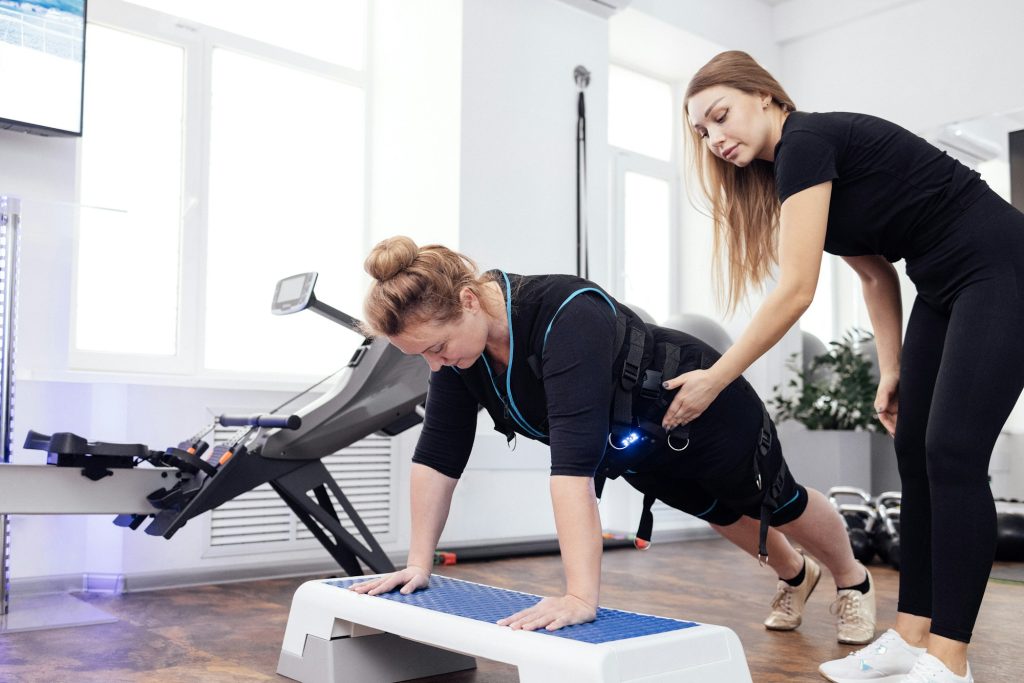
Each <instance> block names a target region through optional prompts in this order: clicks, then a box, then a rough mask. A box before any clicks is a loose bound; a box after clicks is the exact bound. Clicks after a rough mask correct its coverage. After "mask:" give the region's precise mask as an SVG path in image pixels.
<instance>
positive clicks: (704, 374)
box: [662, 181, 832, 429]
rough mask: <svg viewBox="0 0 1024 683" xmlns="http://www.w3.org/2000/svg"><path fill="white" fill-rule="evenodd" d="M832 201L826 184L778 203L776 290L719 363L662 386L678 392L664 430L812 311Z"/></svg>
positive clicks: (693, 413) (693, 412) (690, 415)
mask: <svg viewBox="0 0 1024 683" xmlns="http://www.w3.org/2000/svg"><path fill="white" fill-rule="evenodd" d="M831 197H832V182H831V181H829V182H825V183H821V184H819V185H815V186H813V187H809V188H807V189H806V190H802V191H801V192H797V193H796V194H794V195H792V196H791V197H789V198H788V199H786V201H785V202H783V203H782V209H781V214H780V217H779V225H780V229H779V283H778V285H777V286H776V287H775V289H774V290H772V292H771V293H770V294H768V296H767V297H765V299H764V301H763V302H762V303H761V306H760V307H759V308H758V310H757V313H755V314H754V318H753V319H752V320H751V321H750V324H749V325H748V326H747V329H746V330H744V332H743V334H742V335H740V337H739V339H737V340H736V343H735V344H733V345H732V346H731V347H729V349H728V350H727V351H726V352H725V354H723V355H722V357H721V358H720V359H719V360H718V362H716V363H715V364H714V365H712V366H711V367H710V368H708V369H707V370H694V371H692V372H687V373H684V374H682V375H679V376H678V377H676V378H674V379H671V380H669V381H668V382H666V383H665V386H666V388H668V389H675V388H677V387H680V389H679V391H678V392H677V393H676V396H675V398H674V399H673V400H672V404H671V405H670V406H669V408H668V410H667V411H666V412H665V417H664V419H663V420H662V423H663V426H664V427H665V428H666V429H672V428H674V427H675V426H677V425H680V424H687V423H689V422H692V421H694V420H696V419H697V418H698V417H699V416H700V415H701V413H703V412H704V411H705V410H706V409H707V407H708V406H709V405H711V402H712V401H714V400H715V397H717V396H718V394H719V393H721V391H722V390H723V389H724V388H725V387H727V386H728V385H729V384H730V383H731V382H732V381H733V380H735V379H736V378H737V377H739V376H740V375H742V374H743V373H744V371H746V369H747V368H748V367H750V366H751V364H753V362H754V361H756V360H757V359H758V358H760V357H761V356H763V355H764V354H765V353H766V352H767V351H768V350H769V349H770V348H772V347H773V346H775V345H776V344H777V343H778V342H779V340H780V339H782V337H783V335H785V334H786V332H788V331H789V328H791V327H792V326H793V324H794V323H796V321H797V320H799V319H800V316H801V315H803V313H804V311H806V310H807V307H808V306H810V305H811V301H812V300H813V299H814V291H815V289H816V288H817V286H818V273H819V271H820V270H821V257H822V254H823V253H824V250H825V229H826V228H827V226H828V208H829V201H830V200H831Z"/></svg>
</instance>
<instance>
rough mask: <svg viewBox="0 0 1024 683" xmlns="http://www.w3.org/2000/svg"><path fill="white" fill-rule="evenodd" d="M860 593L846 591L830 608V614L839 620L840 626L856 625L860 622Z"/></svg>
mask: <svg viewBox="0 0 1024 683" xmlns="http://www.w3.org/2000/svg"><path fill="white" fill-rule="evenodd" d="M861 595H863V594H862V593H861V592H860V591H853V590H851V591H844V592H842V593H840V594H839V597H838V598H836V599H835V601H833V603H832V604H831V605H829V607H828V611H829V613H830V614H833V615H835V616H837V617H838V618H839V623H840V624H855V623H857V622H859V621H860V617H861V609H860V598H861Z"/></svg>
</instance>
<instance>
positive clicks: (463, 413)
mask: <svg viewBox="0 0 1024 683" xmlns="http://www.w3.org/2000/svg"><path fill="white" fill-rule="evenodd" d="M365 267H366V270H367V272H368V273H370V275H371V276H373V278H374V279H375V280H376V282H375V283H374V284H373V286H372V287H371V289H370V291H369V293H368V295H367V298H366V303H365V314H366V315H365V318H366V321H367V322H366V326H367V331H368V332H369V333H371V334H373V335H375V336H386V337H387V338H388V340H389V341H390V342H391V343H392V344H394V345H395V346H396V347H397V348H399V349H400V350H401V351H402V352H404V353H406V354H410V355H412V354H420V355H422V356H423V357H424V358H425V359H426V361H427V362H428V363H429V365H430V369H431V375H430V386H429V390H428V393H427V403H426V415H425V418H424V424H423V431H422V433H421V435H420V438H419V442H418V443H417V446H416V451H415V455H414V456H413V463H414V465H413V470H412V475H411V487H412V495H411V498H412V504H411V513H412V538H411V541H410V549H409V556H408V562H407V566H406V568H405V569H403V570H401V571H399V572H395V573H393V574H389V575H387V576H385V577H383V578H379V579H376V580H371V581H368V582H364V583H362V584H359V585H357V586H356V587H354V590H357V591H360V592H364V593H370V594H373V595H376V594H378V593H383V592H387V591H391V590H394V589H395V588H401V590H402V592H405V593H409V592H412V591H414V590H416V589H418V588H423V587H426V586H427V584H428V579H429V577H430V572H431V567H432V564H433V556H434V551H435V549H436V546H437V542H438V539H439V537H440V535H441V531H442V529H443V527H444V524H445V521H446V519H447V516H448V510H449V506H450V502H451V497H452V492H453V491H454V489H455V485H456V483H457V482H458V480H459V477H460V475H461V474H462V472H463V469H464V468H465V466H466V462H467V460H468V458H469V455H470V451H471V450H472V447H473V439H474V434H475V432H476V419H477V412H478V409H479V407H480V406H483V407H484V408H486V409H487V412H488V413H489V414H490V416H491V418H492V419H493V420H494V424H495V428H496V429H497V430H498V431H500V432H501V433H503V434H505V435H506V436H507V438H508V439H509V440H510V441H511V440H512V439H514V438H516V435H520V436H525V437H527V438H530V439H536V440H538V441H541V442H543V443H546V444H549V445H550V447H551V498H552V504H553V507H554V513H555V524H556V529H557V532H558V540H559V546H560V548H561V553H562V562H563V565H564V567H565V574H566V592H565V595H562V596H558V597H548V598H545V599H544V600H542V601H540V602H539V603H538V604H536V605H535V606H533V607H531V608H529V609H526V610H523V611H522V612H519V613H517V614H513V615H509V616H508V617H507V618H505V619H502V620H501V621H499V622H498V623H499V624H502V625H507V626H511V627H512V628H522V629H529V630H533V629H539V628H546V629H548V630H555V629H558V628H561V627H562V626H567V625H570V624H578V623H583V622H586V621H590V620H592V619H594V616H595V614H596V610H597V607H598V597H599V588H600V576H601V550H602V538H601V522H600V517H599V515H598V508H597V498H596V494H595V474H597V475H599V480H600V481H603V477H612V478H614V477H616V476H620V475H621V476H623V477H624V478H625V479H626V481H628V482H629V483H630V484H631V485H632V486H634V487H635V488H637V489H638V490H640V491H642V492H643V493H644V494H645V511H644V514H643V518H642V519H643V521H642V522H641V529H640V531H639V532H638V538H639V540H638V543H639V544H641V545H642V544H643V543H644V542H646V541H649V539H650V525H651V522H652V518H651V513H650V505H651V504H653V502H654V500H655V499H660V500H662V501H664V502H665V503H666V504H668V505H671V506H672V507H675V508H678V509H680V510H683V511H685V512H688V513H690V514H692V515H694V516H696V517H699V518H701V519H704V520H707V521H708V522H710V523H711V524H712V526H714V528H715V529H717V530H718V531H719V532H720V533H721V534H722V535H723V536H725V537H726V538H728V539H729V540H731V541H733V542H734V543H736V544H737V545H738V546H740V547H741V548H743V549H744V550H746V551H748V552H750V553H751V554H755V551H756V553H757V554H759V555H761V556H765V555H766V556H767V562H768V564H769V565H770V566H771V567H772V568H773V569H774V570H775V571H776V573H777V574H778V576H779V577H780V580H779V587H778V591H777V593H776V596H775V599H774V600H773V602H772V607H773V611H772V613H771V615H770V616H769V617H768V620H767V621H766V622H765V625H766V626H767V627H768V628H770V629H777V630H792V629H795V628H796V627H797V626H799V624H800V621H801V614H802V611H803V607H804V603H805V602H806V600H807V597H808V596H809V595H810V593H811V591H812V590H813V589H814V587H815V585H816V584H817V582H818V579H819V576H820V572H821V570H820V568H819V567H818V565H817V564H816V563H815V561H814V560H813V559H811V558H810V557H807V558H806V559H805V558H804V556H802V555H801V554H800V553H798V552H796V551H795V550H794V549H793V547H792V546H790V545H789V543H788V541H787V540H786V538H785V536H783V535H782V534H781V533H779V531H781V532H784V533H785V534H787V535H789V536H790V537H791V538H793V540H795V541H796V542H798V543H799V544H801V545H802V546H803V547H804V548H806V549H807V550H808V551H809V552H810V553H811V554H812V555H814V556H815V557H817V558H818V559H820V560H821V561H822V562H823V563H824V564H825V565H826V566H827V567H828V568H829V570H830V571H831V572H832V574H833V576H834V577H836V579H837V581H838V585H840V586H847V585H851V584H858V583H862V582H864V576H865V569H864V567H863V566H862V565H861V564H860V563H858V562H857V561H856V560H855V559H854V557H853V554H852V551H851V549H850V543H849V541H848V539H847V536H846V532H845V529H844V525H843V522H842V519H841V518H840V516H839V514H838V513H837V512H836V511H835V510H834V509H833V508H832V506H831V505H830V504H829V503H828V501H827V500H826V499H825V497H824V496H822V494H821V493H819V492H817V491H814V490H809V489H805V488H804V487H802V486H800V485H799V484H797V483H796V482H795V481H794V480H793V477H792V475H790V473H789V470H788V469H787V468H786V465H785V462H784V460H783V457H782V450H781V448H780V446H779V441H778V437H777V435H776V433H775V427H774V425H773V424H772V423H771V420H770V419H769V418H768V416H767V413H766V412H765V410H764V405H763V404H762V403H761V401H760V399H759V398H758V397H757V395H756V394H755V393H754V390H753V389H752V388H751V386H750V385H749V384H748V383H747V382H746V380H744V379H743V378H742V377H737V378H736V379H735V380H734V381H733V382H731V383H730V385H729V386H728V387H726V388H725V390H724V391H722V392H721V394H720V395H719V397H718V399H717V400H716V401H715V402H714V403H713V404H712V405H711V406H709V408H708V410H707V411H706V412H705V413H704V415H703V416H701V418H700V419H699V420H695V421H694V422H693V423H692V424H690V425H687V427H685V428H681V429H677V430H674V431H672V433H671V434H667V433H666V432H665V431H664V430H662V428H661V426H660V425H661V419H662V417H663V415H664V411H665V409H666V408H667V407H668V404H669V399H670V398H671V393H670V392H669V391H667V390H665V389H664V387H663V386H662V381H663V376H664V377H673V376H675V375H676V374H677V373H679V372H682V371H685V370H687V369H691V368H699V367H707V366H709V365H710V364H711V363H713V362H715V361H716V360H717V359H718V353H716V352H715V351H714V350H713V349H712V348H711V347H710V346H708V345H707V344H705V343H703V342H702V341H700V340H699V339H696V338H694V337H692V336H690V335H688V334H684V333H682V332H678V331H675V330H669V329H664V328H660V327H654V326H648V325H646V324H645V323H644V322H643V321H642V320H640V319H639V318H638V317H637V316H636V315H635V314H634V313H633V312H632V311H630V310H629V308H627V307H626V306H623V305H622V304H620V303H618V302H617V301H615V300H614V299H613V298H612V297H610V296H609V295H608V294H607V293H605V292H604V291H603V290H601V288H599V287H598V286H597V285H595V284H593V283H591V282H588V281H586V280H583V279H580V278H577V277H573V276H569V275H539V276H520V275H512V274H508V273H504V272H502V271H490V272H488V273H485V274H484V275H483V276H480V275H478V274H477V270H476V266H475V264H474V263H473V262H472V261H471V260H470V259H468V258H466V257H464V256H462V255H461V254H458V253H456V252H453V251H451V250H449V249H447V248H445V247H443V246H436V245H434V246H426V247H421V248H418V247H417V246H416V244H415V243H414V242H413V241H412V240H410V239H408V238H406V237H396V238H392V239H388V240H385V241H383V242H381V243H380V244H378V245H377V246H376V247H375V248H374V250H373V252H372V253H371V254H370V255H369V257H368V258H367V259H366V264H365ZM755 520H756V521H755ZM769 525H771V526H772V527H777V528H778V530H779V531H775V530H772V532H771V533H769ZM865 590H866V587H865ZM852 592H854V593H856V596H857V597H856V598H851V599H850V600H848V601H847V602H848V603H849V604H847V606H846V608H845V609H843V610H841V611H840V612H839V639H840V641H842V642H851V643H866V642H868V641H870V640H871V638H872V637H873V636H874V622H875V607H874V597H873V593H867V595H864V594H863V593H861V592H858V591H852Z"/></svg>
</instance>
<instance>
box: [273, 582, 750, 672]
mask: <svg viewBox="0 0 1024 683" xmlns="http://www.w3.org/2000/svg"><path fill="white" fill-rule="evenodd" d="M366 578H372V577H364V578H362V579H326V580H320V581H308V582H306V583H304V584H302V585H301V586H299V588H298V590H297V591H296V592H295V596H294V597H293V599H292V606H291V612H290V614H289V616H288V625H287V627H286V629H285V635H284V642H283V643H282V645H281V654H280V658H279V660H278V668H277V672H278V673H279V674H281V675H282V676H287V677H288V678H291V679H294V680H296V681H300V683H357V682H358V683H391V682H393V681H404V680H408V679H411V678H420V677H423V676H437V675H441V674H445V673H452V672H455V671H463V670H466V669H472V668H475V667H476V660H475V657H483V658H486V659H490V660H493V661H497V662H503V663H506V664H510V665H512V666H515V667H516V668H517V669H518V672H519V680H520V681H521V683H547V682H551V683H574V682H580V683H583V682H586V683H612V682H615V683H625V682H627V681H636V682H637V683H640V682H641V681H642V682H644V683H670V682H673V683H709V682H711V681H714V683H750V680H751V678H750V671H749V669H748V667H747V661H746V657H745V656H744V654H743V646H742V645H741V644H740V641H739V638H738V637H737V636H736V634H735V633H733V631H731V630H730V629H728V628H725V627H723V626H715V625H712V624H701V623H698V622H693V621H685V620H679V619H667V618H664V617H655V616H650V615H646V614H637V613H634V612H625V611H621V610H613V609H606V608H600V609H599V610H598V613H597V618H596V619H595V620H594V621H592V622H590V623H587V624H579V625H576V626H567V627H564V628H561V629H558V630H557V631H546V630H539V631H523V630H512V629H510V628H509V627H507V626H498V625H497V624H496V623H495V622H496V621H497V620H498V619H501V618H503V617H507V616H509V615H511V614H514V613H515V612H518V611H520V610H522V609H525V608H527V607H530V606H532V605H533V604H535V603H536V602H538V601H539V600H540V599H541V598H540V596H537V595H530V594H528V593H520V592H517V591H511V590H505V589H502V588H495V587H493V586H485V585H481V584H477V583H470V582H468V581H461V580H459V579H453V578H449V577H445V576H437V575H434V576H431V577H430V587H429V588H426V589H422V590H419V591H416V592H414V593H410V594H409V595H402V594H401V593H400V592H399V591H392V592H391V593H385V594H382V595H376V596H371V595H365V594H360V593H355V592H353V591H350V590H348V586H351V585H352V584H353V583H356V582H357V581H362V580H365V579H366Z"/></svg>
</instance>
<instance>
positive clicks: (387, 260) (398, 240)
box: [362, 236, 491, 337]
mask: <svg viewBox="0 0 1024 683" xmlns="http://www.w3.org/2000/svg"><path fill="white" fill-rule="evenodd" d="M363 268H364V269H365V270H366V272H367V273H369V274H370V277H372V278H373V279H374V283H373V284H372V285H371V286H370V291H369V292H367V294H366V299H365V300H364V302H363V314H364V316H365V322H364V323H363V325H362V328H363V332H364V333H365V334H366V335H367V336H371V337H377V336H382V335H383V336H385V337H392V336H395V335H397V334H401V333H402V332H403V331H404V330H405V328H406V327H408V326H409V325H411V324H419V323H422V322H428V321H429V322H435V323H445V322H449V321H453V320H458V319H459V318H461V317H462V299H461V294H462V290H463V289H464V288H469V289H470V290H471V291H473V293H474V294H476V295H477V296H478V297H480V298H481V301H483V296H482V295H483V292H484V289H483V286H484V285H485V284H486V283H487V282H489V281H490V280H491V278H490V277H489V276H483V277H481V276H480V275H479V274H478V273H477V266H476V263H474V262H473V260H472V259H471V258H469V257H468V256H464V255H463V254H460V253H458V252H457V251H453V250H451V249H449V248H448V247H445V246H442V245H440V244H428V245H426V246H423V247H418V246H416V243H415V242H414V241H412V240H411V239H410V238H408V237H404V236H398V237H389V238H388V239H386V240H383V241H381V242H379V243H378V244H377V246H375V247H374V248H373V250H372V251H370V255H369V256H367V257H366V261H365V262H364V263H363Z"/></svg>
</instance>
